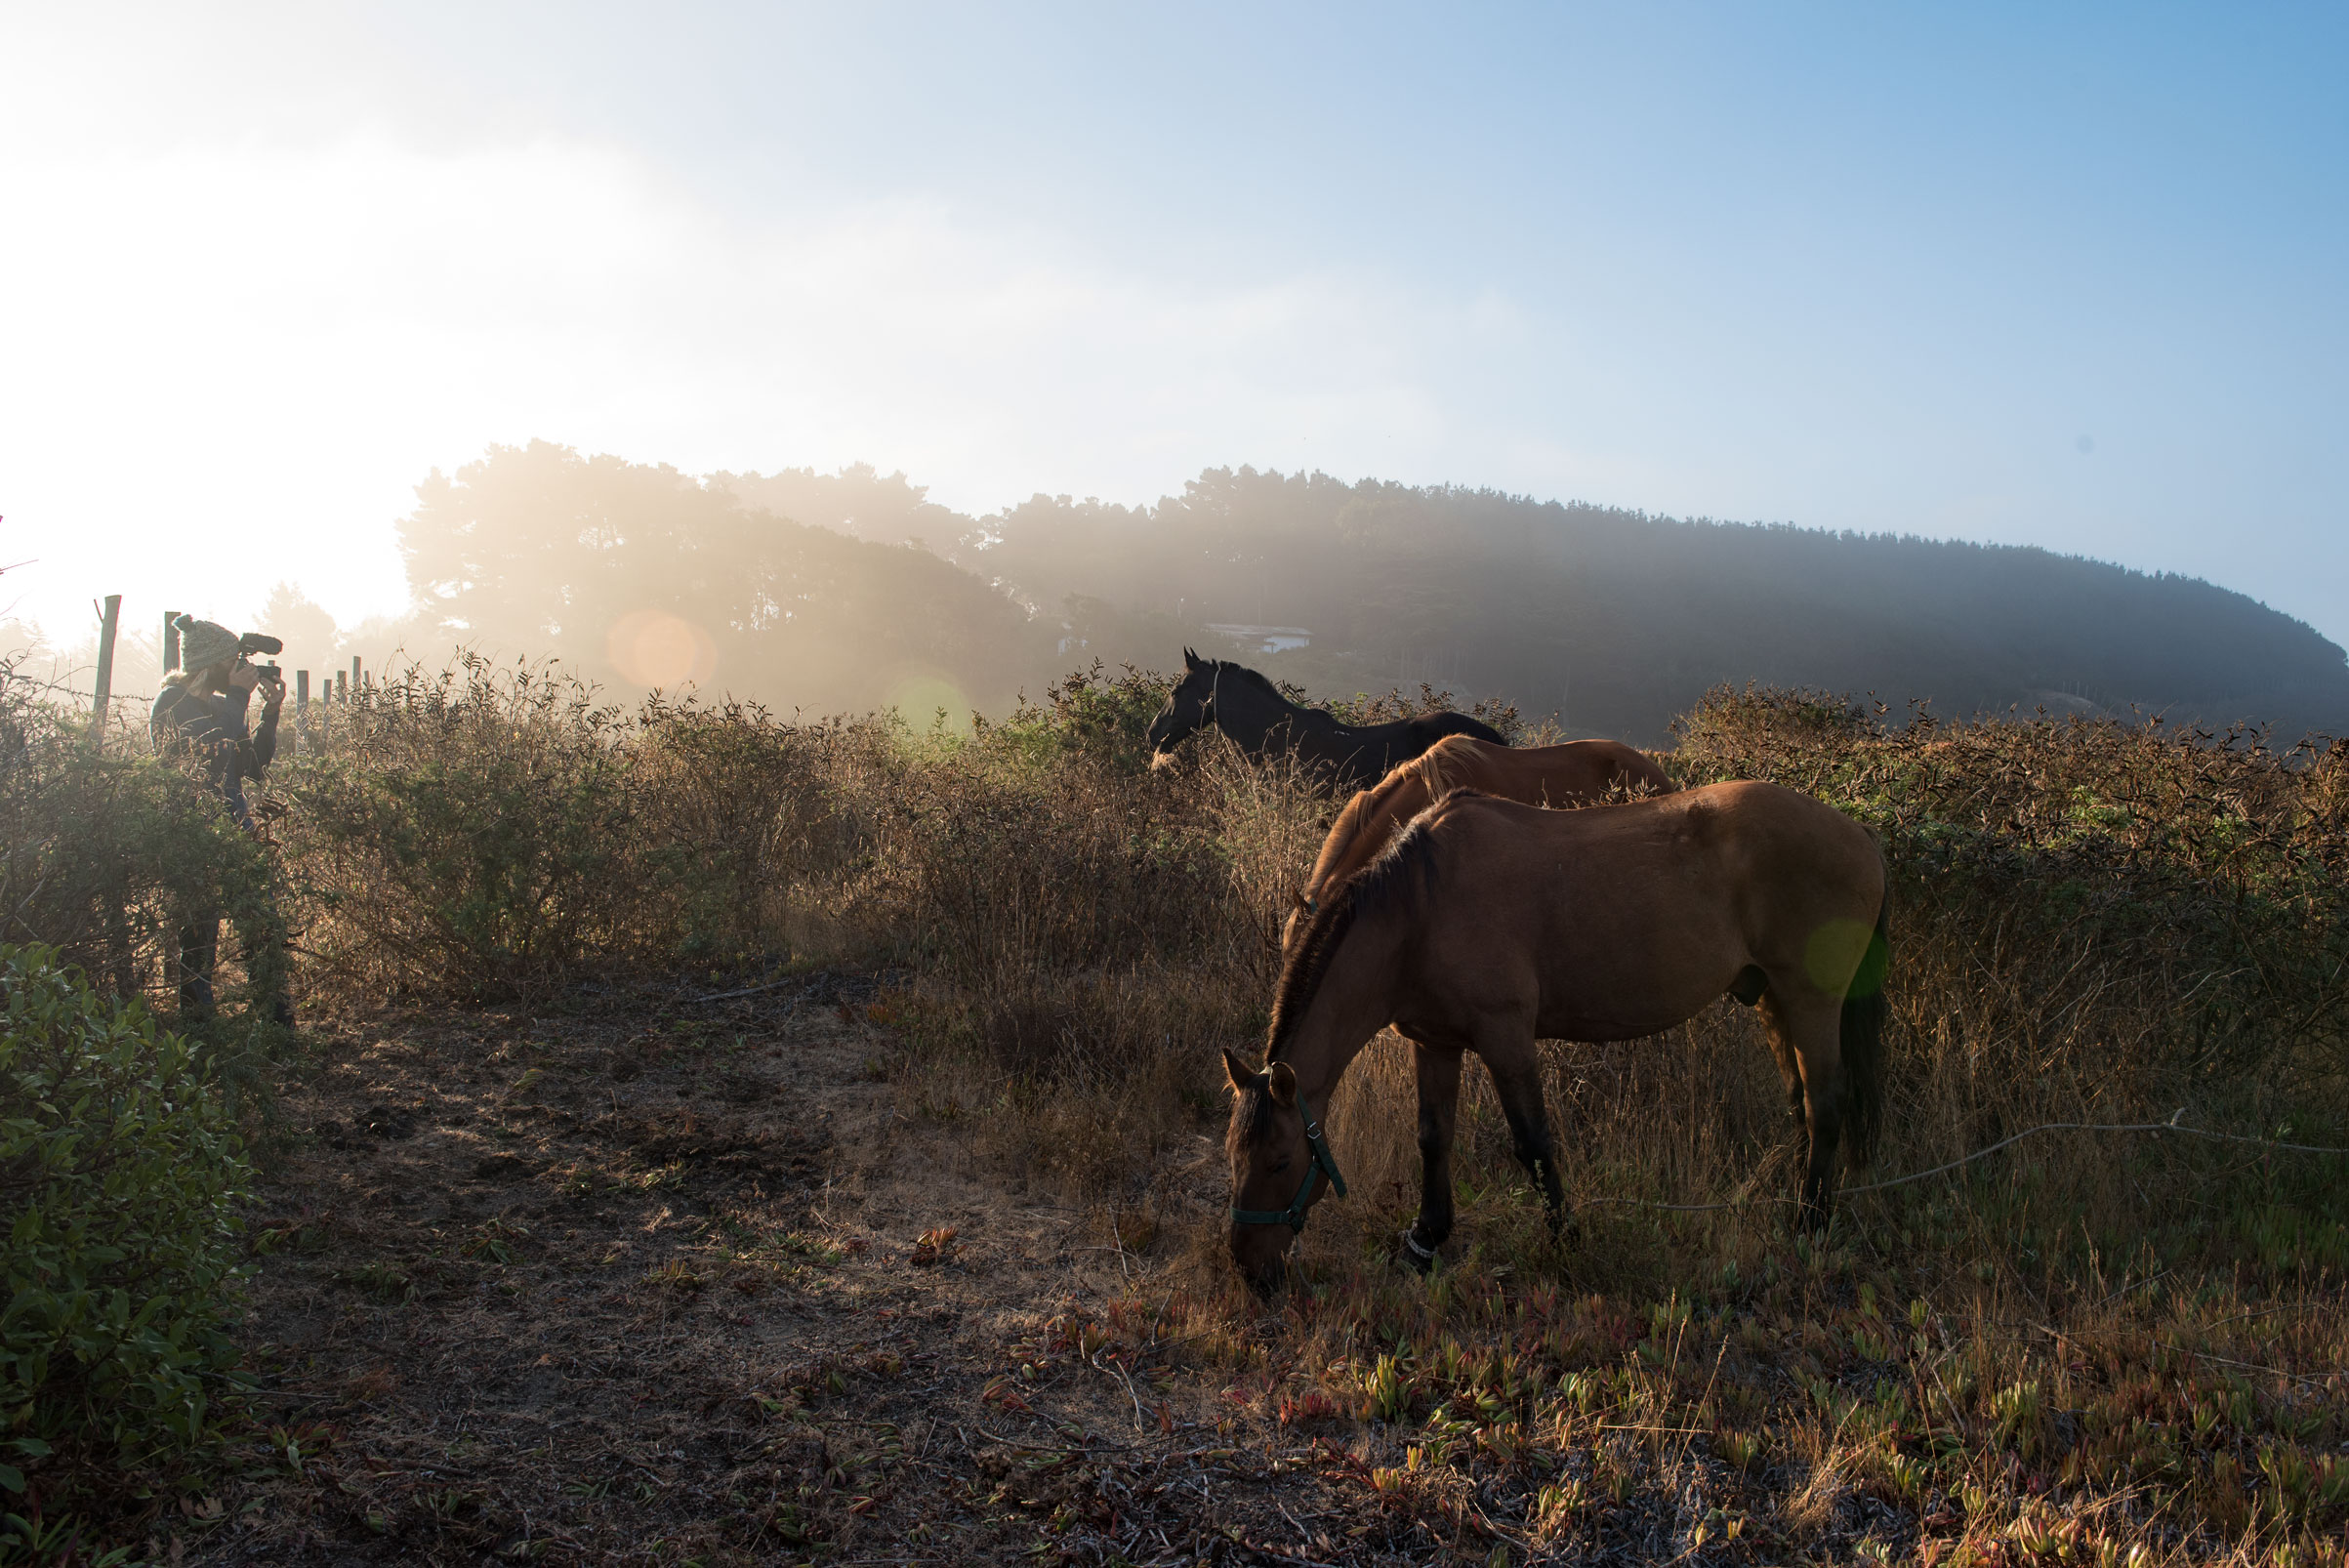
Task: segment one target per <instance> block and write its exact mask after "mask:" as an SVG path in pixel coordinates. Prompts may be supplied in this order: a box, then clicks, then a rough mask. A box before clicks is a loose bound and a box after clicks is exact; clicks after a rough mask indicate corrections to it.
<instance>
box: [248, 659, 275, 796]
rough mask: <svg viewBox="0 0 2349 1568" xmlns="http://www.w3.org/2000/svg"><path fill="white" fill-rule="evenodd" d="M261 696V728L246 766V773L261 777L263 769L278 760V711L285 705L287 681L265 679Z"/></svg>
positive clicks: (254, 736)
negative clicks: (272, 681)
mask: <svg viewBox="0 0 2349 1568" xmlns="http://www.w3.org/2000/svg"><path fill="white" fill-rule="evenodd" d="M261 697H262V703H261V728H260V729H258V730H256V731H255V732H254V735H253V744H252V746H251V748H250V750H249V752H248V754H247V757H246V763H247V765H246V767H245V771H246V773H247V774H249V775H250V776H252V777H254V778H259V777H260V776H261V773H262V769H264V768H266V767H268V765H269V764H270V763H273V762H275V761H276V760H277V711H278V710H279V709H280V708H282V707H284V706H285V682H283V681H277V682H274V683H270V682H266V681H265V682H264V683H263V684H262V687H261Z"/></svg>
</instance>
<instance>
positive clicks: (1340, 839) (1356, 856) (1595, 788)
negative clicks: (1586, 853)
mask: <svg viewBox="0 0 2349 1568" xmlns="http://www.w3.org/2000/svg"><path fill="white" fill-rule="evenodd" d="M1671 788H1672V781H1671V779H1670V777H1669V775H1668V774H1666V772H1665V771H1664V769H1663V768H1661V767H1659V766H1658V765H1657V764H1656V762H1655V759H1653V758H1651V757H1649V756H1648V755H1647V754H1646V753H1645V752H1642V751H1640V750H1638V749H1637V748H1635V747H1631V746H1627V745H1625V744H1624V743H1623V742H1621V741H1618V740H1570V741H1567V742H1565V743H1564V744H1563V745H1558V746H1527V747H1509V746H1497V745H1494V744H1492V743H1491V742H1488V741H1482V740H1478V739H1476V738H1475V737H1474V736H1471V735H1452V736H1448V737H1447V738H1445V739H1443V740H1441V741H1438V742H1437V743H1436V744H1435V745H1433V746H1431V747H1429V748H1428V749H1427V750H1426V752H1425V753H1423V754H1422V755H1421V756H1419V757H1417V758H1414V759H1413V760H1411V761H1410V762H1407V763H1401V764H1400V765H1398V766H1397V767H1395V769H1394V770H1393V771H1391V772H1389V773H1388V774H1387V775H1386V776H1385V777H1384V778H1383V779H1381V780H1380V781H1379V782H1378V784H1376V785H1375V786H1373V787H1372V788H1370V789H1367V790H1364V791H1362V792H1361V793H1360V794H1358V795H1356V796H1355V797H1354V798H1353V799H1352V800H1351V801H1348V802H1347V803H1346V805H1345V809H1344V810H1342V811H1340V812H1339V815H1338V820H1337V821H1336V822H1335V823H1333V824H1332V825H1331V827H1330V831H1329V834H1328V836H1327V837H1326V838H1324V839H1323V841H1322V846H1321V853H1320V855H1319V856H1318V857H1316V859H1315V860H1314V863H1313V873H1312V875H1311V876H1310V877H1309V878H1308V879H1306V884H1305V892H1304V898H1305V900H1306V901H1307V903H1308V905H1310V904H1311V903H1312V902H1316V901H1318V900H1320V899H1322V898H1326V897H1328V896H1329V894H1330V892H1331V890H1332V889H1334V888H1335V887H1337V886H1338V885H1339V883H1341V882H1343V881H1344V880H1345V879H1346V878H1347V877H1350V876H1352V875H1353V874H1354V873H1355V872H1357V871H1360V870H1361V869H1362V868H1363V867H1364V866H1366V865H1369V864H1370V863H1371V861H1372V860H1374V859H1376V858H1377V857H1378V855H1379V852H1380V851H1381V849H1383V848H1385V847H1386V846H1387V844H1388V842H1389V841H1391V840H1392V839H1393V838H1394V836H1395V835H1396V834H1397V833H1400V832H1401V831H1402V830H1403V826H1404V824H1406V823H1408V822H1409V821H1410V820H1411V819H1412V818H1413V817H1416V816H1418V815H1419V814H1420V813H1421V812H1422V811H1423V810H1425V809H1426V808H1427V807H1428V806H1429V805H1433V804H1434V803H1435V802H1437V801H1439V800H1441V799H1443V797H1444V796H1445V795H1447V794H1448V793H1450V792H1451V791H1453V790H1456V789H1468V790H1476V791H1478V792H1480V793H1482V794H1485V795H1493V796H1499V797H1500V798H1501V799H1503V800H1508V801H1522V802H1524V803H1525V804H1526V805H1550V806H1568V805H1592V804H1595V803H1597V802H1600V801H1604V800H1607V799H1608V798H1609V797H1611V796H1622V795H1639V794H1648V795H1662V794H1666V793H1668V792H1669V791H1670V790H1671ZM1292 926H1293V928H1294V922H1293V923H1292Z"/></svg>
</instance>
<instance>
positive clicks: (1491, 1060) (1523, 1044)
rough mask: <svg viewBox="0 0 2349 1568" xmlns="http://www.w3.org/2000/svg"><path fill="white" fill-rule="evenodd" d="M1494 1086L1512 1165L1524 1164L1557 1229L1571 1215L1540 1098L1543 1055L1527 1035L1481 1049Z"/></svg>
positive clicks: (1556, 1154)
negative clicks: (1513, 1159) (1512, 1152)
mask: <svg viewBox="0 0 2349 1568" xmlns="http://www.w3.org/2000/svg"><path fill="white" fill-rule="evenodd" d="M1477 1054H1478V1055H1480V1056H1482V1057H1483V1058H1484V1064H1485V1068H1486V1070H1488V1071H1489V1072H1491V1073H1492V1075H1493V1087H1494V1088H1495V1089H1496V1090H1498V1091H1499V1092H1500V1093H1501V1113H1502V1114H1503V1115H1504V1116H1506V1117H1507V1118H1508V1123H1509V1140H1510V1142H1511V1144H1512V1145H1513V1146H1514V1147H1515V1149H1516V1152H1517V1163H1518V1164H1520V1165H1522V1166H1524V1167H1525V1173H1526V1175H1528V1176H1532V1177H1533V1179H1534V1185H1536V1186H1538V1187H1540V1188H1541V1189H1542V1206H1543V1207H1544V1208H1545V1209H1546V1210H1547V1211H1548V1212H1549V1228H1550V1230H1551V1231H1552V1232H1553V1233H1554V1232H1556V1231H1558V1230H1560V1229H1562V1228H1563V1227H1564V1226H1565V1225H1566V1223H1567V1221H1568V1220H1569V1219H1570V1218H1572V1216H1571V1215H1569V1214H1568V1213H1567V1210H1566V1184H1565V1182H1564V1181H1563V1180H1561V1179H1560V1178H1559V1176H1558V1151H1557V1145H1556V1144H1555V1142H1553V1141H1552V1139H1551V1138H1550V1135H1549V1108H1548V1107H1547V1106H1546V1105H1545V1104H1544V1103H1543V1099H1542V1057H1541V1054H1540V1052H1539V1050H1538V1049H1537V1048H1536V1047H1535V1045H1534V1042H1533V1038H1532V1036H1531V1034H1530V1033H1528V1034H1527V1035H1525V1036H1524V1037H1522V1038H1519V1037H1517V1036H1516V1035H1515V1034H1514V1033H1513V1032H1512V1034H1511V1036H1510V1038H1509V1039H1507V1040H1506V1041H1505V1043H1504V1042H1495V1043H1493V1044H1491V1045H1489V1046H1485V1047H1481V1048H1480V1049H1479V1050H1478V1051H1477Z"/></svg>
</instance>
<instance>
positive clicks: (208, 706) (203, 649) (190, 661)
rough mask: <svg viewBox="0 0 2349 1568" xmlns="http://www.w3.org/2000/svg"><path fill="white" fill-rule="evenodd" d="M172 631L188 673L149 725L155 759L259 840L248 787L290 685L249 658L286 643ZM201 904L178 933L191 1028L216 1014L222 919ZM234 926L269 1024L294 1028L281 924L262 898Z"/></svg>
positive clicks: (197, 626)
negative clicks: (196, 780) (194, 780)
mask: <svg viewBox="0 0 2349 1568" xmlns="http://www.w3.org/2000/svg"><path fill="white" fill-rule="evenodd" d="M173 624H174V625H175V626H177V627H178V628H179V632H180V665H181V667H180V668H179V669H178V670H176V671H174V672H173V673H172V674H171V675H169V676H167V677H165V678H164V681H163V689H162V691H161V692H160V693H158V694H157V696H156V697H155V707H154V712H153V713H152V714H151V715H150V716H149V718H148V722H147V723H148V729H149V732H150V733H151V734H152V735H153V737H154V742H155V752H156V755H157V756H160V757H165V758H171V759H174V760H177V761H179V762H181V763H184V764H188V765H190V766H191V767H192V768H193V770H194V771H195V772H196V773H197V775H198V776H199V777H200V778H201V779H202V780H203V783H204V785H205V788H206V791H207V793H210V794H214V795H217V796H219V797H220V799H221V801H222V803H223V804H224V805H227V808H228V814H229V816H230V817H232V818H233V819H234V820H235V822H236V824H237V826H239V827H241V828H243V829H245V831H247V832H248V833H249V832H252V831H253V808H252V804H251V803H250V802H249V801H247V800H246V798H245V784H246V782H247V781H248V780H252V781H254V782H258V781H259V780H260V778H261V775H262V774H263V773H264V772H265V771H266V770H267V769H268V765H269V763H271V762H272V761H274V760H275V758H276V756H277V715H278V710H279V709H281V708H282V707H283V706H284V705H285V681H284V678H283V677H282V676H280V675H279V674H278V672H277V667H276V666H275V665H274V664H270V665H256V664H254V663H253V662H252V660H251V658H250V657H249V655H251V654H254V653H268V654H271V655H274V654H276V653H279V652H281V651H283V649H284V647H285V644H284V643H283V642H280V641H279V640H277V639H275V638H273V637H268V636H265V635H264V634H262V633H259V632H248V633H246V634H245V635H244V636H242V637H239V636H237V635H236V634H235V633H234V632H231V631H229V630H228V629H227V627H225V626H222V625H220V624H219V623H218V622H214V621H199V620H197V619H196V618H195V617H194V616H192V615H183V616H181V617H180V618H179V620H177V621H176V622H174V623H173ZM256 691H259V692H260V693H261V700H262V707H261V725H260V727H259V728H258V729H253V728H250V727H249V726H248V723H247V715H248V713H249V712H250V710H251V706H252V700H253V694H254V693H255V692H256ZM200 902H201V906H202V907H199V908H197V909H196V910H195V911H194V912H193V913H192V914H191V915H190V917H189V919H188V921H187V925H186V927H185V928H184V929H183V930H182V931H181V933H180V1011H181V1013H182V1014H183V1015H184V1016H185V1017H187V1018H190V1019H193V1020H201V1019H204V1018H207V1017H209V1016H211V1013H212V1010H213V997H212V969H213V964H214V961H215V959H216V958H217V956H218V950H219V945H220V928H221V916H220V911H219V910H218V909H217V908H215V907H213V906H212V900H211V899H209V898H206V899H203V900H201V901H200ZM236 925H237V936H238V938H239V939H240V941H241V943H242V945H243V947H244V950H245V968H246V970H248V972H249V977H250V978H251V980H252V982H253V986H254V991H255V994H256V996H257V997H258V996H261V995H264V994H266V995H267V996H268V1003H269V1012H270V1015H271V1017H273V1018H274V1019H275V1020H276V1021H277V1022H279V1023H281V1024H285V1025H287V1026H289V1027H290V1026H291V1025H292V1023H293V1021H294V1019H293V1009H292V1006H291V1005H290V1004H289V1003H288V1002H287V1000H286V994H285V960H284V947H285V923H284V921H283V919H282V918H281V917H280V916H279V915H278V913H277V910H276V907H275V904H274V902H273V901H272V900H269V899H268V898H267V896H266V895H264V897H263V899H262V901H261V903H260V904H259V906H258V907H256V908H254V909H252V910H249V911H246V912H244V913H242V914H240V915H239V916H238V918H237V922H236Z"/></svg>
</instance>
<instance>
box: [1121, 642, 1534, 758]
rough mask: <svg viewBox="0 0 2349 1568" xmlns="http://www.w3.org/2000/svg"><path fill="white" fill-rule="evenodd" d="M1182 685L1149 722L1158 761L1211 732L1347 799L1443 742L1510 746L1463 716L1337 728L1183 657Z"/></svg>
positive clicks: (1242, 673)
mask: <svg viewBox="0 0 2349 1568" xmlns="http://www.w3.org/2000/svg"><path fill="white" fill-rule="evenodd" d="M1182 662H1183V677H1182V681H1181V682H1180V683H1179V684H1178V685H1176V686H1175V690H1174V692H1173V693H1172V694H1171V695H1169V696H1168V698H1167V706H1166V708H1165V709H1164V710H1163V711H1162V712H1161V713H1160V714H1159V716H1158V717H1157V718H1156V719H1153V720H1151V721H1150V745H1151V748H1152V749H1153V750H1154V751H1155V752H1156V753H1157V754H1158V755H1159V756H1160V757H1166V756H1169V755H1171V754H1172V752H1173V751H1174V748H1175V745H1176V744H1177V743H1179V742H1180V741H1181V740H1182V739H1183V738H1184V737H1185V736H1187V735H1189V734H1190V733H1191V731H1193V730H1195V729H1199V728H1202V727H1204V726H1206V725H1208V724H1214V725H1215V726H1216V728H1217V729H1220V730H1222V731H1223V732H1224V733H1225V734H1226V735H1229V736H1230V737H1231V738H1232V739H1233V740H1235V741H1238V742H1239V743H1240V747H1241V749H1242V750H1243V751H1246V752H1248V753H1250V754H1251V755H1252V756H1257V757H1261V756H1264V755H1266V754H1268V753H1274V752H1290V753H1294V754H1295V755H1296V757H1297V759H1298V761H1299V762H1301V763H1304V764H1305V765H1306V766H1308V767H1310V768H1312V769H1314V770H1315V771H1317V772H1319V773H1321V774H1322V775H1323V776H1325V777H1327V778H1328V779H1329V780H1330V782H1331V783H1332V784H1334V785H1336V786H1338V787H1339V789H1340V790H1342V791H1345V792H1348V793H1350V792H1352V791H1354V790H1366V789H1369V788H1370V787H1371V786H1372V785H1373V784H1376V783H1378V782H1379V780H1381V779H1382V778H1384V777H1385V776H1386V773H1387V769H1389V768H1391V767H1393V766H1394V765H1395V764H1396V763H1408V762H1410V761H1411V760H1412V759H1413V758H1415V757H1417V756H1419V755H1420V753H1422V752H1423V751H1425V750H1426V749H1427V748H1428V747H1430V746H1432V745H1434V744H1435V743H1436V742H1437V741H1439V740H1442V739H1443V738H1444V737H1445V736H1446V735H1474V736H1475V737H1476V738H1477V739H1478V740H1486V741H1491V742H1492V743H1493V744H1494V745H1496V746H1505V745H1507V744H1508V742H1507V741H1504V740H1503V739H1502V738H1501V736H1500V734H1499V732H1498V731H1496V730H1495V729H1493V727H1492V726H1491V725H1489V724H1480V723H1478V722H1476V721H1475V720H1473V719H1470V718H1469V717H1468V716H1467V715H1466V714H1456V713H1432V714H1422V715H1421V716H1420V717H1419V718H1417V719H1398V720H1396V721H1395V722H1392V723H1387V724H1341V723H1339V722H1338V721H1337V720H1336V719H1334V718H1332V717H1331V716H1330V712H1329V710H1328V709H1326V708H1300V707H1298V705H1297V704H1296V703H1294V702H1291V701H1290V700H1289V699H1288V698H1286V697H1284V696H1282V695H1281V693H1280V688H1279V687H1278V686H1275V685H1274V684H1273V683H1272V682H1271V681H1267V680H1265V679H1264V677H1262V676H1260V675H1258V674H1257V672H1256V671H1254V670H1251V669H1249V668H1248V667H1246V666H1245V665H1238V664H1233V663H1230V662H1229V661H1227V660H1223V659H1203V658H1201V657H1200V656H1199V655H1198V654H1196V653H1193V652H1192V651H1191V650H1190V649H1189V648H1184V649H1183V650H1182Z"/></svg>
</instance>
